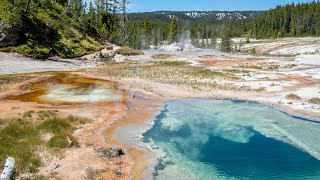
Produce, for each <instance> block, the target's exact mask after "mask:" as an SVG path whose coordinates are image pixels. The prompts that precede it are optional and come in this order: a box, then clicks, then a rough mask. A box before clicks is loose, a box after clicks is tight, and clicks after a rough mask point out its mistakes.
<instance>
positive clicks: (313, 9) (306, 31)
mask: <svg viewBox="0 0 320 180" xmlns="http://www.w3.org/2000/svg"><path fill="white" fill-rule="evenodd" d="M126 9H127V0H95V1H90V3H89V4H86V3H84V1H83V0H2V1H0V48H1V49H0V50H2V51H14V52H18V53H21V54H24V55H26V56H32V57H37V58H45V57H48V56H52V55H58V56H60V57H78V56H82V55H84V54H87V53H90V52H94V51H97V50H99V49H101V48H103V44H105V42H110V43H115V44H118V45H129V46H130V47H133V48H136V49H142V48H149V47H150V45H151V46H152V45H153V46H159V45H161V44H164V43H172V42H176V41H179V40H182V39H190V40H191V42H192V44H193V45H194V46H196V47H202V48H215V47H216V39H217V38H218V37H220V38H222V37H225V38H227V39H230V38H231V37H246V38H247V39H249V38H277V37H289V36H319V35H320V3H319V2H312V3H299V4H288V5H285V6H278V7H276V8H275V9H272V10H269V11H266V12H261V11H235V12H220V11H212V12H208V11H207V12H205V11H203V12H202V11H185V12H169V11H158V12H145V13H131V14H128V15H127V14H126ZM228 44H229V43H228Z"/></svg>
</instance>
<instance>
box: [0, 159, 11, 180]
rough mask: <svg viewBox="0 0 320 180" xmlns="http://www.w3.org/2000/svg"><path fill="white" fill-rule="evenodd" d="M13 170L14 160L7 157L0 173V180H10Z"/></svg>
mask: <svg viewBox="0 0 320 180" xmlns="http://www.w3.org/2000/svg"><path fill="white" fill-rule="evenodd" d="M13 169H14V158H12V157H8V158H7V160H6V163H5V165H4V169H3V171H2V173H1V176H0V180H10V179H11V176H12V173H13Z"/></svg>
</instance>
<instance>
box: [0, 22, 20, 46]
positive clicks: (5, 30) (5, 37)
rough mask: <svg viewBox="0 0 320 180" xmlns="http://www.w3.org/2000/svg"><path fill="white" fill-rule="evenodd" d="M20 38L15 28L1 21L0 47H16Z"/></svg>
mask: <svg viewBox="0 0 320 180" xmlns="http://www.w3.org/2000/svg"><path fill="white" fill-rule="evenodd" d="M19 38H20V35H19V32H18V31H17V29H16V28H15V27H13V26H11V25H10V24H5V23H3V22H2V21H0V47H6V46H12V45H16V44H17V43H18V40H19Z"/></svg>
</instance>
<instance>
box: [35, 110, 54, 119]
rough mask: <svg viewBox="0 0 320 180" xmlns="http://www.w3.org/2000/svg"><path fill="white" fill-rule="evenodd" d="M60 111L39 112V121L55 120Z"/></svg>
mask: <svg viewBox="0 0 320 180" xmlns="http://www.w3.org/2000/svg"><path fill="white" fill-rule="evenodd" d="M57 112H58V111H56V110H47V111H39V112H38V119H40V120H44V119H53V118H57V117H58V114H57Z"/></svg>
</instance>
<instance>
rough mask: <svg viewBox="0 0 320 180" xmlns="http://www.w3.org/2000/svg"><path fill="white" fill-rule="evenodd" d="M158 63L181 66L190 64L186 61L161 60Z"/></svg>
mask: <svg viewBox="0 0 320 180" xmlns="http://www.w3.org/2000/svg"><path fill="white" fill-rule="evenodd" d="M160 64H163V65H167V66H183V65H188V64H190V63H189V62H187V61H161V62H160Z"/></svg>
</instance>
